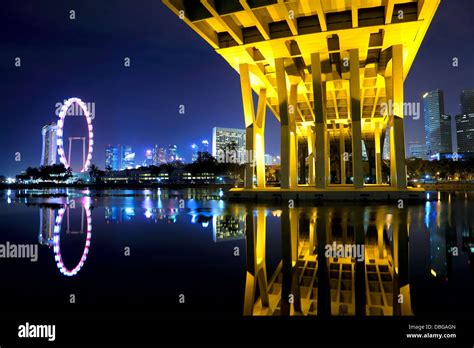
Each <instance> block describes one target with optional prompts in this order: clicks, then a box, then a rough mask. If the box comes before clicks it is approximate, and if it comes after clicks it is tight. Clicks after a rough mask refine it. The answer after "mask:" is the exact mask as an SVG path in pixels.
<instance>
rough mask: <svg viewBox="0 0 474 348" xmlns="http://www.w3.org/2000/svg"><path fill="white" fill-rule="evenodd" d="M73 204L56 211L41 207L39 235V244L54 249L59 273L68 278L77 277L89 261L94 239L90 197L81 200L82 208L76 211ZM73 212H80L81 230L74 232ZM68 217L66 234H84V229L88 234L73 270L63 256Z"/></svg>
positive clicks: (65, 205)
mask: <svg viewBox="0 0 474 348" xmlns="http://www.w3.org/2000/svg"><path fill="white" fill-rule="evenodd" d="M71 202H72V203H73V204H70V203H69V204H64V205H62V206H61V207H60V208H59V209H54V208H52V207H47V206H42V207H40V234H39V238H38V239H39V244H40V245H44V246H47V247H49V248H51V247H52V248H53V252H54V260H55V261H56V265H57V267H58V269H59V271H60V272H61V273H62V274H63V275H65V276H68V277H71V276H75V275H77V273H78V272H79V271H80V270H81V268H82V267H83V266H84V263H85V262H86V260H87V255H88V253H89V248H90V244H91V238H92V210H91V200H90V198H89V197H83V198H82V199H81V200H80V208H79V209H76V206H75V201H71ZM71 211H72V212H73V213H74V212H77V211H80V213H79V214H80V219H81V221H80V230H72V229H71V223H70V220H71V218H70V216H71V215H72V214H73V213H71ZM64 216H66V218H65V220H66V223H65V227H66V230H65V231H63V232H65V233H66V234H80V235H82V234H84V227H85V232H86V238H85V244H84V249H83V252H82V256H81V258H80V260H79V262H78V263H77V264H76V266H75V267H73V268H71V269H70V268H68V267H67V266H66V265H65V263H64V261H63V257H62V254H61V232H62V230H63V220H64Z"/></svg>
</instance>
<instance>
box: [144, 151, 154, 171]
mask: <svg viewBox="0 0 474 348" xmlns="http://www.w3.org/2000/svg"><path fill="white" fill-rule="evenodd" d="M152 164H153V151H152V150H151V149H147V150H146V151H145V160H144V161H143V166H145V167H149V166H151V165H152Z"/></svg>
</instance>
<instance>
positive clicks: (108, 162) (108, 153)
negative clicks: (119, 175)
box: [105, 145, 122, 170]
mask: <svg viewBox="0 0 474 348" xmlns="http://www.w3.org/2000/svg"><path fill="white" fill-rule="evenodd" d="M121 168H122V147H121V146H120V145H108V146H107V147H106V148H105V169H109V170H120V169H121Z"/></svg>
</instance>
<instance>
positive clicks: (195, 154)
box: [191, 144, 199, 162]
mask: <svg viewBox="0 0 474 348" xmlns="http://www.w3.org/2000/svg"><path fill="white" fill-rule="evenodd" d="M191 150H192V152H193V154H192V157H191V161H192V162H196V161H197V159H198V156H199V150H198V146H197V145H196V144H192V145H191Z"/></svg>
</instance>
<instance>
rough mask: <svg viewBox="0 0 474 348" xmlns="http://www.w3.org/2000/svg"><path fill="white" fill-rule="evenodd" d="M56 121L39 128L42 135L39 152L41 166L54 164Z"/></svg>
mask: <svg viewBox="0 0 474 348" xmlns="http://www.w3.org/2000/svg"><path fill="white" fill-rule="evenodd" d="M57 129H58V128H57V125H56V123H54V122H53V123H51V124H48V125H46V126H44V127H43V128H42V130H41V135H42V136H43V151H42V152H41V164H40V165H42V166H50V165H53V164H56V154H57V142H56V132H57Z"/></svg>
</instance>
